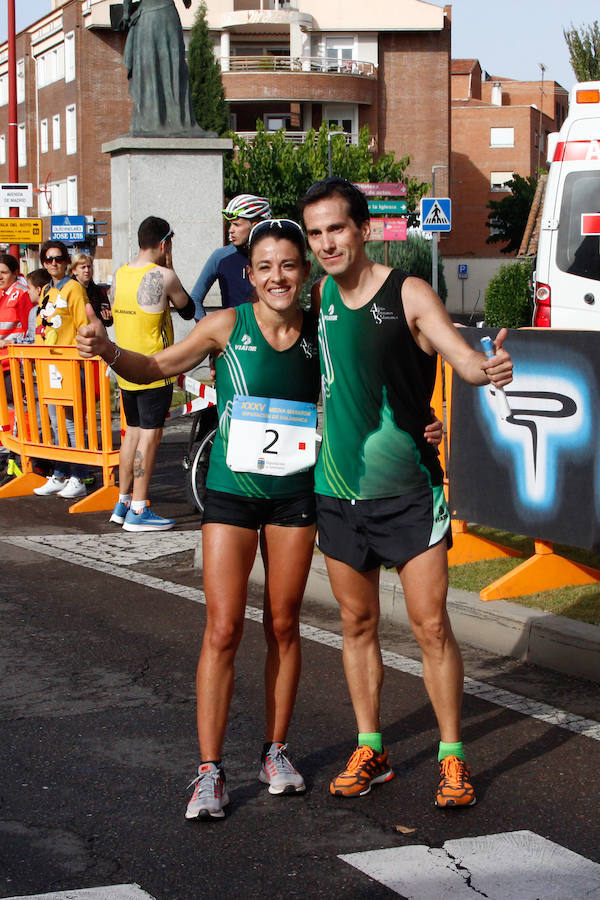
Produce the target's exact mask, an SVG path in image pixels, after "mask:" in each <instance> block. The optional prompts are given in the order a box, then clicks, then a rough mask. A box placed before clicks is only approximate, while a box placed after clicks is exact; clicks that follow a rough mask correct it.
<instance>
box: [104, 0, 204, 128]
mask: <svg viewBox="0 0 600 900" xmlns="http://www.w3.org/2000/svg"><path fill="white" fill-rule="evenodd" d="M183 3H184V6H185V7H186V9H189V7H190V6H191V3H192V0H183ZM113 10H114V11H115V13H117V10H118V7H117V8H115V7H112V8H111V12H113ZM114 18H116V16H115V17H114ZM118 27H119V28H120V29H121V30H124V29H128V34H127V40H126V41H125V50H124V52H123V63H124V65H125V66H126V68H127V77H128V78H129V93H130V94H131V97H132V99H133V117H132V120H131V128H130V133H131V134H133V135H162V136H167V135H184V134H185V135H189V134H190V132H193V133H194V134H196V135H197V134H202V135H205V134H206V132H205V131H203V129H201V128H200V127H199V126H198V125H197V124H196V119H195V116H194V111H193V108H192V100H191V96H190V84H189V74H188V68H187V63H186V61H185V47H184V43H183V30H182V28H181V21H180V19H179V13H178V12H177V9H176V7H175V4H174V2H173V0H139V2H137V3H136V2H133V0H124V2H123V6H122V14H121V16H120V22H119V26H118Z"/></svg>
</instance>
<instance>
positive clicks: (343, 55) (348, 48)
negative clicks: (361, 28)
mask: <svg viewBox="0 0 600 900" xmlns="http://www.w3.org/2000/svg"><path fill="white" fill-rule="evenodd" d="M353 50H354V38H343V37H328V38H327V40H326V56H327V69H328V70H329V71H336V72H344V71H346V70H348V71H350V70H351V69H352V53H353Z"/></svg>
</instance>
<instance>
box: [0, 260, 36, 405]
mask: <svg viewBox="0 0 600 900" xmlns="http://www.w3.org/2000/svg"><path fill="white" fill-rule="evenodd" d="M18 276H19V263H18V260H16V259H15V258H14V256H11V255H10V254H8V253H2V254H0V365H1V366H2V374H3V376H4V384H5V386H6V399H7V400H8V403H9V404H11V405H12V403H13V391H12V384H11V380H10V370H9V362H8V358H7V356H8V352H7V349H6V348H7V347H8V345H9V344H16V343H22V341H23V339H24V338H25V335H26V334H27V323H28V320H29V313H30V311H31V308H32V307H33V303H32V301H31V298H30V296H29V293H28V291H27V289H26V288H24V287H22V286H21V285H20V284H19V283H18V281H17V278H18Z"/></svg>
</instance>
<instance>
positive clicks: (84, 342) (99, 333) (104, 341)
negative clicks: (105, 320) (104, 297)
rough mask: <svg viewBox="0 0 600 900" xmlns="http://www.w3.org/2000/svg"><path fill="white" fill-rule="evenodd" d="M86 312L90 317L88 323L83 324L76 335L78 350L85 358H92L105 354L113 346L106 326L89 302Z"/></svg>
mask: <svg viewBox="0 0 600 900" xmlns="http://www.w3.org/2000/svg"><path fill="white" fill-rule="evenodd" d="M85 312H86V315H87V317H88V324H87V325H82V327H81V328H80V329H79V330H78V331H77V335H76V337H75V344H76V347H77V351H78V353H79V355H80V356H81V357H83V359H90V358H91V357H92V356H104V354H105V353H107V352H108V351H109V350H110V346H111V342H110V340H109V338H108V335H107V333H106V328H105V327H104V325H103V324H102V322H101V321H100V319H99V318H98V317H97V315H96V313H95V312H94V310H93V309H92V307H91V305H90V304H89V303H86V305H85Z"/></svg>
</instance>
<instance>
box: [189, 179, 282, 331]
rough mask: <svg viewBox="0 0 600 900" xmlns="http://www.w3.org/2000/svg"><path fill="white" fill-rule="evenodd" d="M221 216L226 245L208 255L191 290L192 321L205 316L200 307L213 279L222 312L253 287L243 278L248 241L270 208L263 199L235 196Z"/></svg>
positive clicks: (241, 300)
mask: <svg viewBox="0 0 600 900" xmlns="http://www.w3.org/2000/svg"><path fill="white" fill-rule="evenodd" d="M223 216H224V217H225V219H226V220H227V222H228V223H229V241H230V243H229V244H228V245H227V246H226V247H219V249H218V250H215V252H214V253H211V255H210V256H209V257H208V259H207V261H206V263H205V265H204V268H203V269H202V272H201V273H200V275H199V277H198V280H197V281H196V284H195V285H194V287H193V289H192V292H191V295H190V296H191V297H192V300H193V301H194V303H195V304H196V312H195V319H196V321H198V320H199V319H202V318H203V317H204V316H205V315H206V310H205V309H204V306H203V305H202V304H203V301H204V298H205V297H206V295H207V294H208V292H209V290H210V288H211V287H212V285H213V284H214V283H215V281H217V279H218V281H219V287H220V289H221V302H222V305H223V308H226V307H231V306H239V305H240V303H245V302H246V301H247V300H248V299H249V297H250V295H251V293H252V291H253V287H252V285H251V284H250V281H249V280H248V276H247V267H248V254H247V248H248V240H249V238H250V232H251V231H252V229H253V228H254V226H255V225H256V224H257V223H258V222H261V221H262V220H264V219H270V218H271V206H270V204H269V201H268V200H267V199H266V198H265V197H256V196H255V195H254V194H238V195H237V197H234V198H233V199H232V200H230V201H229V203H228V204H227V206H226V207H225V209H224V210H223Z"/></svg>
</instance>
